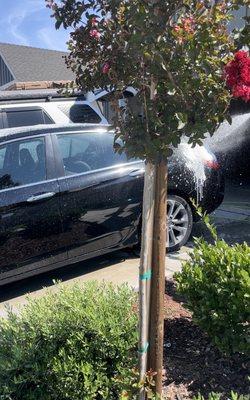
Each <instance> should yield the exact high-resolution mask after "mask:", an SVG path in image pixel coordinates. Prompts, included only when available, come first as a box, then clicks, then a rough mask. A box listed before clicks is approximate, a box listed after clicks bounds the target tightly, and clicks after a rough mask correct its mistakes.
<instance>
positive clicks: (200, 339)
mask: <svg viewBox="0 0 250 400" xmlns="http://www.w3.org/2000/svg"><path fill="white" fill-rule="evenodd" d="M184 306H185V299H183V298H181V297H180V296H178V295H177V294H176V289H175V284H174V282H173V281H168V282H166V294H165V338H164V368H165V374H164V375H165V376H164V394H165V396H166V399H169V400H172V399H177V400H182V399H190V398H192V397H193V396H196V395H198V393H201V394H202V395H203V396H204V397H205V398H207V397H208V394H209V393H210V392H216V393H221V394H222V399H226V398H228V396H229V395H230V393H231V391H234V392H238V393H239V394H244V395H246V394H249V393H250V386H249V380H248V376H249V364H248V361H249V360H247V358H246V357H245V356H243V355H240V354H236V355H234V356H231V357H226V356H225V355H223V354H222V353H221V352H220V351H219V350H218V349H217V348H216V347H215V346H214V345H213V344H212V343H211V340H210V339H209V338H208V336H207V335H206V333H204V332H203V331H202V330H201V329H200V328H199V327H198V326H197V325H196V324H195V323H194V321H193V320H192V315H191V313H190V312H189V311H188V310H187V309H186V308H185V307H184Z"/></svg>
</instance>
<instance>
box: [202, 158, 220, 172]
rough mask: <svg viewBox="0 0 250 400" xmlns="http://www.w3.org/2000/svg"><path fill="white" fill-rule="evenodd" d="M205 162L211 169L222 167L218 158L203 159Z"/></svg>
mask: <svg viewBox="0 0 250 400" xmlns="http://www.w3.org/2000/svg"><path fill="white" fill-rule="evenodd" d="M203 162H204V164H205V165H206V167H208V168H210V169H215V170H218V169H220V164H219V163H218V161H217V160H203Z"/></svg>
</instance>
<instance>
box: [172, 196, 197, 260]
mask: <svg viewBox="0 0 250 400" xmlns="http://www.w3.org/2000/svg"><path fill="white" fill-rule="evenodd" d="M167 204H168V205H167V227H168V234H167V243H166V249H167V251H168V252H172V251H177V250H179V249H180V247H181V246H183V245H184V244H185V243H187V241H188V239H189V237H190V234H191V231H192V227H193V214H192V211H191V208H190V206H189V204H188V203H187V201H186V200H185V199H183V197H180V196H175V195H169V196H168V199H167Z"/></svg>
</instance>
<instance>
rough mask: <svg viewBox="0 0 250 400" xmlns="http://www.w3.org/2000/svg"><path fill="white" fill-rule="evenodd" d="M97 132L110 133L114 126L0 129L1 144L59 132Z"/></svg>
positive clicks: (78, 125)
mask: <svg viewBox="0 0 250 400" xmlns="http://www.w3.org/2000/svg"><path fill="white" fill-rule="evenodd" d="M93 130H94V131H95V132H99V131H100V132H110V131H112V126H111V125H108V124H106V125H105V124H89V123H88V124H53V125H52V124H49V125H34V126H23V127H17V128H5V129H0V142H4V141H6V140H12V139H18V138H22V137H24V136H25V137H27V136H36V135H41V134H46V133H57V132H62V131H63V132H76V131H84V132H88V131H93Z"/></svg>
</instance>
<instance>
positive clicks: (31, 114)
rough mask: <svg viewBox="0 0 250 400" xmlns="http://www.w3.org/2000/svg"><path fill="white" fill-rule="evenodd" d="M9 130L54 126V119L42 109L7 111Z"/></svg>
mask: <svg viewBox="0 0 250 400" xmlns="http://www.w3.org/2000/svg"><path fill="white" fill-rule="evenodd" d="M5 112H6V119H7V124H8V127H9V128H14V127H17V126H31V125H40V124H42V125H44V124H53V123H54V122H53V121H52V119H51V118H50V117H49V116H48V115H47V114H46V113H45V112H44V111H43V110H42V109H39V108H37V109H30V110H28V109H21V108H20V109H14V110H12V109H5Z"/></svg>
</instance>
